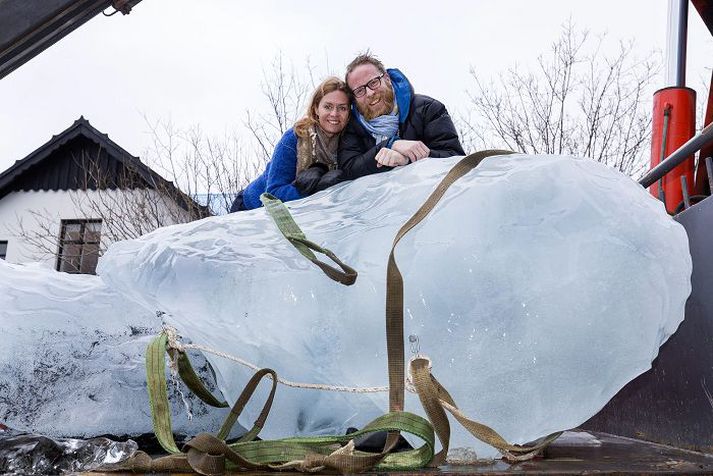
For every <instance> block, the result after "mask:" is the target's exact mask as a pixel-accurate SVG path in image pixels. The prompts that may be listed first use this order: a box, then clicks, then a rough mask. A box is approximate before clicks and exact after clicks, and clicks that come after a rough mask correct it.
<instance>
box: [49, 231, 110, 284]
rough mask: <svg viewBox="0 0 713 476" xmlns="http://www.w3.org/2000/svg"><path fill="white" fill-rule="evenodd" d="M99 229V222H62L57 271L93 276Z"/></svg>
mask: <svg viewBox="0 0 713 476" xmlns="http://www.w3.org/2000/svg"><path fill="white" fill-rule="evenodd" d="M101 227H102V222H101V220H62V230H61V232H60V235H59V253H57V271H64V272H65V273H82V274H95V273H96V269H97V260H98V259H99V241H100V238H101Z"/></svg>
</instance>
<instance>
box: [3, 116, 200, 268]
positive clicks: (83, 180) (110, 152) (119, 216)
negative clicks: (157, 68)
mask: <svg viewBox="0 0 713 476" xmlns="http://www.w3.org/2000/svg"><path fill="white" fill-rule="evenodd" d="M208 215H210V212H209V210H208V208H207V207H205V206H203V205H200V204H199V203H197V202H196V201H194V200H193V199H192V198H191V197H189V196H188V195H186V194H185V193H183V192H182V191H181V190H179V189H178V187H176V186H175V185H174V184H173V183H172V182H170V181H168V180H166V179H164V178H163V177H162V176H161V175H159V174H158V173H157V172H156V171H154V170H152V169H151V168H150V167H148V166H147V165H146V164H144V163H143V162H141V160H139V158H138V157H134V156H132V155H131V154H129V153H128V152H127V151H126V150H124V149H123V148H121V147H120V146H119V145H117V144H116V143H115V142H113V141H112V140H111V139H109V136H108V135H107V134H104V133H102V132H100V131H98V130H97V129H95V128H94V127H93V126H92V125H91V124H90V123H89V121H87V120H86V119H84V117H80V118H79V119H77V120H76V121H75V122H74V123H73V124H72V125H71V126H70V127H69V128H67V129H66V130H64V131H63V132H61V133H60V134H58V135H55V136H53V137H52V138H51V139H50V140H49V141H48V142H47V143H46V144H44V145H42V146H41V147H40V148H38V149H37V150H35V151H34V152H32V153H31V154H29V155H28V156H27V157H25V158H24V159H22V160H18V161H16V162H15V164H14V165H12V166H11V167H10V168H9V169H7V170H5V171H4V172H2V173H0V259H5V260H7V261H9V262H13V263H26V262H38V261H39V262H41V263H43V264H44V265H46V266H51V267H53V268H55V269H56V270H58V271H65V272H70V273H94V272H95V269H96V265H97V260H98V258H99V256H100V255H101V253H102V251H103V250H105V249H106V248H107V247H108V246H109V245H110V244H111V243H113V242H115V241H118V240H123V239H130V238H135V237H137V236H140V235H142V234H144V233H148V232H150V231H153V230H154V229H156V228H159V227H161V226H166V225H172V224H176V223H185V222H188V221H192V220H195V219H199V218H203V217H205V216H208Z"/></svg>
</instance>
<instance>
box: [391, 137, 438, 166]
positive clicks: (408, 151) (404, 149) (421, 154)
mask: <svg viewBox="0 0 713 476" xmlns="http://www.w3.org/2000/svg"><path fill="white" fill-rule="evenodd" d="M391 150H395V151H396V152H398V153H400V154H401V155H403V156H404V157H406V158H407V159H410V160H411V162H416V161H417V160H421V159H425V158H426V157H428V154H430V153H431V149H429V148H428V147H426V144H424V143H423V142H421V141H420V140H403V139H401V140H397V141H394V143H393V145H392V146H391Z"/></svg>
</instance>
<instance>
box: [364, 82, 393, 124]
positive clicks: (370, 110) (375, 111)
mask: <svg viewBox="0 0 713 476" xmlns="http://www.w3.org/2000/svg"><path fill="white" fill-rule="evenodd" d="M377 97H380V98H381V101H379V102H378V103H377V104H375V105H374V106H369V105H368V104H364V105H363V106H362V107H360V108H359V112H360V113H361V115H362V116H364V119H366V120H367V121H371V120H372V119H374V118H375V117H379V116H383V115H384V114H389V113H390V112H391V111H393V110H394V89H393V88H392V87H391V86H389V87H387V88H383V89H382V90H381V91H379V92H378V93H377V94H374V95H373V96H372V97H371V98H370V100H371V101H375V100H376V99H377Z"/></svg>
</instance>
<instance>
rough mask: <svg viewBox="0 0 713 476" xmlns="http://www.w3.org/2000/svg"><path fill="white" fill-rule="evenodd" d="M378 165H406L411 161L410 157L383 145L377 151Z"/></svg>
mask: <svg viewBox="0 0 713 476" xmlns="http://www.w3.org/2000/svg"><path fill="white" fill-rule="evenodd" d="M374 158H375V159H376V166H377V167H382V166H384V165H386V166H389V167H396V166H398V165H406V164H408V163H409V159H407V158H406V157H404V156H403V155H401V154H400V153H399V152H396V151H395V150H393V149H387V148H386V147H382V148H381V150H379V152H377V153H376V157H374Z"/></svg>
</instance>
